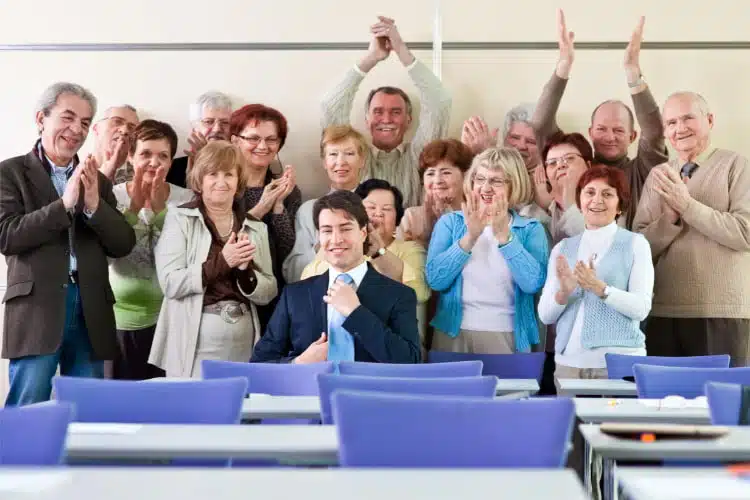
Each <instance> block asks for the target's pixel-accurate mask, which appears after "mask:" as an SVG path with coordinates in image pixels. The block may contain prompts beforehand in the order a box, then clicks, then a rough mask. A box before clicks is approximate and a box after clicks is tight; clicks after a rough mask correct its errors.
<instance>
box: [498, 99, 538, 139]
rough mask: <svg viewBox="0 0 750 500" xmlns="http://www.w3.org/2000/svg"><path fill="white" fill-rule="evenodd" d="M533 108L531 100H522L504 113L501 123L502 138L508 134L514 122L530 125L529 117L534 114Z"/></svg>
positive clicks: (533, 104)
mask: <svg viewBox="0 0 750 500" xmlns="http://www.w3.org/2000/svg"><path fill="white" fill-rule="evenodd" d="M535 108H536V104H535V103H533V102H522V103H520V104H517V105H516V106H514V107H513V108H511V110H510V111H508V112H507V113H505V123H504V124H503V140H504V139H505V137H506V136H507V135H508V132H509V131H510V127H512V126H513V124H514V123H517V122H520V123H526V124H528V125H531V118H532V117H533V116H534V109H535Z"/></svg>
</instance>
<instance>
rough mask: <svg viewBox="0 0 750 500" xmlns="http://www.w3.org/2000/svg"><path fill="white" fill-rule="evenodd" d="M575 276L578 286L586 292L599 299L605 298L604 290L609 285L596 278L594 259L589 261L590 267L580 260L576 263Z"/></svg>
mask: <svg viewBox="0 0 750 500" xmlns="http://www.w3.org/2000/svg"><path fill="white" fill-rule="evenodd" d="M573 274H574V275H575V278H576V281H577V282H578V286H580V287H581V288H583V289H584V290H588V291H589V292H591V293H593V294H594V295H596V296H597V297H604V289H605V288H607V284H606V283H605V282H603V281H602V280H600V279H599V278H597V277H596V269H595V268H594V258H593V257H592V258H591V259H589V263H588V265H587V264H585V263H583V262H581V261H580V260H579V261H578V262H577V263H576V268H575V270H574V271H573Z"/></svg>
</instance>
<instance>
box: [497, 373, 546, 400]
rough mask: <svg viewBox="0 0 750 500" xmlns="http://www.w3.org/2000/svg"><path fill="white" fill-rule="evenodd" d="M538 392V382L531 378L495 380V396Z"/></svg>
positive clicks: (527, 394) (519, 395)
mask: <svg viewBox="0 0 750 500" xmlns="http://www.w3.org/2000/svg"><path fill="white" fill-rule="evenodd" d="M537 392H539V382H538V381H537V380H536V379H533V378H501V379H498V381H497V389H496V391H495V395H497V396H511V395H514V396H518V397H528V396H531V395H532V394H536V393H537Z"/></svg>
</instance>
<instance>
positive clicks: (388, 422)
mask: <svg viewBox="0 0 750 500" xmlns="http://www.w3.org/2000/svg"><path fill="white" fill-rule="evenodd" d="M332 403H333V416H334V420H335V421H336V429H337V432H338V438H339V463H340V464H341V466H342V467H454V468H459V467H467V468H470V467H475V468H476V467H512V468H531V467H540V468H542V467H543V468H562V467H564V466H565V462H566V457H567V449H568V444H569V443H570V438H571V433H572V431H573V422H574V417H575V409H574V405H573V401H572V400H571V399H569V398H556V399H555V398H549V399H547V398H544V399H530V400H520V401H519V400H515V401H513V400H493V399H486V398H461V397H445V396H440V397H438V396H411V395H403V394H382V393H380V394H378V393H359V392H353V391H336V392H335V393H334V394H333V397H332Z"/></svg>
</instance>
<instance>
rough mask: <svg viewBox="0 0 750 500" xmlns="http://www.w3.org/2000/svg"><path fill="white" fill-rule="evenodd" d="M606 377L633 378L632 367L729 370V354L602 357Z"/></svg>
mask: <svg viewBox="0 0 750 500" xmlns="http://www.w3.org/2000/svg"><path fill="white" fill-rule="evenodd" d="M604 359H605V360H606V362H607V375H608V377H609V378H610V379H622V378H624V377H632V376H633V365H635V364H639V365H657V366H684V367H690V368H729V362H730V356H729V354H716V355H711V356H628V355H627V354H612V353H607V354H605V355H604Z"/></svg>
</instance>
